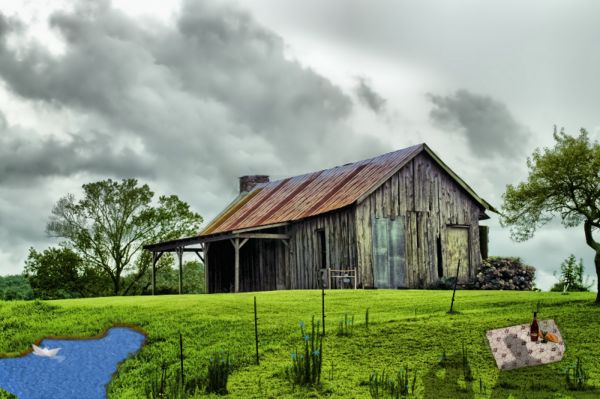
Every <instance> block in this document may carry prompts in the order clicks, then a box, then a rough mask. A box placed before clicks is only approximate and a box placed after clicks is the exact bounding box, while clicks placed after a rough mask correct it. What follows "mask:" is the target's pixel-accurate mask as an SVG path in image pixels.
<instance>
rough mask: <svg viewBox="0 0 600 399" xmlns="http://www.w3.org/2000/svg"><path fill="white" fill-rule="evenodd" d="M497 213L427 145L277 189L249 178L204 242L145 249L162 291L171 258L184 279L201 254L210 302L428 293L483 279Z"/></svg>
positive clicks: (278, 183)
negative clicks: (160, 274) (277, 294)
mask: <svg viewBox="0 0 600 399" xmlns="http://www.w3.org/2000/svg"><path fill="white" fill-rule="evenodd" d="M488 210H489V211H493V212H496V210H495V209H494V208H493V207H492V206H491V205H490V204H489V203H487V202H486V201H485V200H484V199H482V198H481V197H479V196H478V195H477V194H476V193H475V191H474V190H473V189H472V188H471V187H469V186H468V185H467V184H466V183H465V182H464V181H463V180H462V179H461V178H460V177H459V176H458V175H457V174H456V173H454V172H453V171H452V170H451V169H450V168H449V167H448V166H447V165H446V164H444V162H443V161H442V160H441V159H440V158H439V157H438V156H437V155H436V154H435V153H434V152H433V151H432V150H431V149H430V148H429V147H428V146H427V145H426V144H419V145H415V146H412V147H408V148H404V149H401V150H398V151H394V152H390V153H387V154H383V155H380V156H378V157H375V158H370V159H365V160H362V161H358V162H354V163H349V164H345V165H342V166H336V167H334V168H331V169H325V170H320V171H316V172H312V173H307V174H303V175H299V176H293V177H288V178H284V179H280V180H275V181H270V180H269V177H268V176H265V175H254V176H243V177H241V178H240V191H239V194H238V196H237V197H236V198H235V199H234V200H233V201H232V202H231V203H230V204H229V205H227V206H226V207H225V209H223V211H222V212H221V213H220V214H218V215H217V216H216V217H215V218H214V219H213V220H212V221H211V222H210V223H208V224H207V225H206V226H205V227H204V228H203V230H202V231H201V232H200V233H199V234H198V235H197V236H194V237H186V238H182V239H180V240H173V241H169V242H163V243H157V244H152V245H148V246H146V247H145V248H146V249H147V250H150V251H152V252H153V254H154V256H153V259H154V260H155V261H154V262H153V273H152V275H153V283H154V281H155V278H154V275H155V273H154V265H155V264H156V261H157V259H158V258H160V255H162V253H164V252H169V251H171V252H176V253H177V254H178V255H179V260H180V270H181V258H182V256H183V254H184V253H185V252H195V253H196V254H198V256H200V257H201V258H202V259H203V261H204V264H205V270H206V272H205V279H206V281H205V284H206V288H207V292H209V293H217V292H240V291H264V290H281V289H306V288H318V287H321V284H324V285H325V286H326V287H327V286H339V285H340V284H342V283H344V282H345V283H347V282H350V285H351V286H355V287H360V288H426V287H429V286H431V285H432V284H435V283H436V282H437V281H438V280H439V279H441V278H443V277H452V276H455V275H456V274H457V272H458V275H459V276H460V278H461V279H466V278H468V277H470V276H473V274H474V271H475V269H476V267H477V266H478V265H479V264H480V262H481V259H482V257H486V256H487V254H486V252H487V227H486V226H480V225H479V221H480V220H484V219H488V218H489V216H488V215H487V214H486V211H488ZM459 261H460V269H459V270H457V266H458V264H459ZM180 276H181V273H180ZM180 282H181V277H180ZM180 286H181V284H180ZM153 287H154V284H153Z"/></svg>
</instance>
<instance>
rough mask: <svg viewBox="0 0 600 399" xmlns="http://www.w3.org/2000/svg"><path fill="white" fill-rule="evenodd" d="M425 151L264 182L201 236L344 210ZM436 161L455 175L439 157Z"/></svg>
mask: <svg viewBox="0 0 600 399" xmlns="http://www.w3.org/2000/svg"><path fill="white" fill-rule="evenodd" d="M424 150H425V151H427V152H428V153H431V154H433V152H431V150H430V149H429V147H427V146H426V145H425V144H419V145H415V146H412V147H408V148H404V149H401V150H398V151H394V152H390V153H387V154H383V155H380V156H378V157H375V158H370V159H365V160H362V161H358V162H354V163H349V164H345V165H342V166H336V167H334V168H330V169H324V170H321V171H317V172H313V173H307V174H304V175H299V176H293V177H289V178H286V179H281V180H275V181H272V182H267V183H259V184H257V185H256V187H254V189H253V190H252V191H251V192H250V193H249V194H248V195H246V196H244V197H242V198H240V199H239V200H238V201H237V202H236V203H234V204H232V205H230V207H229V209H226V210H225V211H224V212H223V213H222V214H221V215H219V216H217V218H215V220H213V221H212V222H211V223H210V224H209V225H208V226H207V227H206V228H205V229H204V230H202V231H201V232H200V236H206V235H211V234H217V233H226V232H230V231H233V230H240V229H245V228H252V227H259V226H268V225H271V224H276V223H282V222H290V221H294V220H300V219H304V218H307V217H310V216H315V215H319V214H322V213H326V212H330V211H333V210H336V209H340V208H343V207H345V206H348V205H350V204H353V203H355V202H357V201H360V200H361V198H364V197H365V196H368V195H369V194H370V192H372V191H373V190H374V189H376V188H377V187H379V186H380V185H381V184H383V183H384V182H385V181H386V180H387V179H389V177H390V176H391V175H392V174H393V173H395V172H397V171H398V170H399V169H400V168H402V167H403V166H404V165H406V163H408V162H409V161H410V160H411V159H413V158H414V157H415V156H416V155H417V154H419V153H420V152H422V151H424ZM432 156H433V157H434V159H435V160H436V162H438V163H441V166H442V167H444V168H447V169H448V170H449V168H448V167H447V166H445V165H443V163H442V162H441V160H439V158H437V156H435V154H433V155H432ZM449 173H451V174H452V176H453V177H454V178H455V179H457V180H458V182H459V184H461V185H463V187H465V190H467V191H468V192H469V193H470V194H471V196H473V198H475V200H476V201H478V202H479V203H480V204H481V205H482V207H484V208H486V209H491V210H493V208H491V206H489V204H487V202H485V201H484V200H483V199H481V198H480V197H478V196H477V194H475V192H474V191H473V190H472V189H471V188H470V187H468V186H467V185H466V183H464V182H463V181H462V180H461V179H460V178H459V177H458V176H457V175H456V174H455V173H454V172H452V171H451V170H450V171H449ZM488 206H489V207H488Z"/></svg>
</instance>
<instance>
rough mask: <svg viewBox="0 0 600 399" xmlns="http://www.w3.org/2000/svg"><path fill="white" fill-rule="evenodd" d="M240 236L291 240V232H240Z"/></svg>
mask: <svg viewBox="0 0 600 399" xmlns="http://www.w3.org/2000/svg"><path fill="white" fill-rule="evenodd" d="M237 237H240V238H262V239H267V240H289V239H290V236H289V234H269V233H254V234H251V233H250V234H239V235H238V236H237Z"/></svg>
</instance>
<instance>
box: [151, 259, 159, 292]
mask: <svg viewBox="0 0 600 399" xmlns="http://www.w3.org/2000/svg"><path fill="white" fill-rule="evenodd" d="M157 260H158V259H157V256H156V252H152V295H154V289H155V287H156V262H157Z"/></svg>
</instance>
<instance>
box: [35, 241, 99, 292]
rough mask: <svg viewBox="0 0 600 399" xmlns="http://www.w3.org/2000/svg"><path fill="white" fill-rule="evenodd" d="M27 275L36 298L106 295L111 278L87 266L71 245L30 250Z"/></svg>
mask: <svg viewBox="0 0 600 399" xmlns="http://www.w3.org/2000/svg"><path fill="white" fill-rule="evenodd" d="M23 274H24V276H25V277H26V278H27V280H29V284H31V287H32V288H33V292H34V295H35V297H36V298H43V299H59V298H79V297H86V296H99V295H106V294H107V293H108V292H107V290H106V288H105V287H106V284H107V283H108V281H107V279H106V278H105V277H104V276H102V275H101V274H99V273H98V270H97V269H94V268H86V267H85V264H84V262H83V260H82V259H81V257H80V256H79V255H78V254H77V253H76V252H74V251H73V250H71V249H69V248H54V247H51V248H47V249H45V250H44V251H43V252H38V251H36V250H35V249H33V248H30V249H29V256H28V257H27V260H26V261H25V270H24V273H23Z"/></svg>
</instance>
